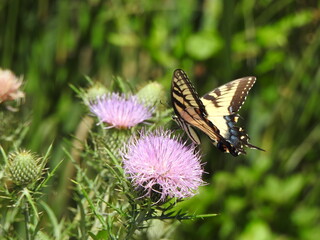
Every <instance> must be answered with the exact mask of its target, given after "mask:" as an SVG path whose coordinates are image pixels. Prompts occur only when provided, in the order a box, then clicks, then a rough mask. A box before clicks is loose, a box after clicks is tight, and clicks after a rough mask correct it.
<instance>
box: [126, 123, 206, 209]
mask: <svg viewBox="0 0 320 240" xmlns="http://www.w3.org/2000/svg"><path fill="white" fill-rule="evenodd" d="M200 158H201V154H200V153H199V151H197V150H196V149H195V146H194V145H187V144H186V142H182V140H181V139H180V138H179V137H175V136H173V133H172V132H171V131H165V130H163V129H158V130H156V131H154V132H151V133H146V132H145V131H142V132H141V133H140V137H139V138H138V137H137V136H133V137H132V138H131V140H130V141H129V142H128V144H127V145H126V152H125V153H124V154H123V156H122V159H123V167H124V171H125V174H126V176H127V177H128V179H130V180H131V182H132V184H133V186H134V188H135V189H136V190H138V191H139V192H141V190H143V192H144V196H143V197H150V198H151V200H153V201H154V200H156V202H157V203H161V202H165V201H166V200H167V198H177V199H182V198H186V197H191V196H193V195H195V194H196V192H197V190H198V188H199V186H200V185H202V184H203V183H204V182H203V181H202V179H201V177H202V174H203V169H202V164H201V163H200ZM155 196H157V199H154V197H155Z"/></svg>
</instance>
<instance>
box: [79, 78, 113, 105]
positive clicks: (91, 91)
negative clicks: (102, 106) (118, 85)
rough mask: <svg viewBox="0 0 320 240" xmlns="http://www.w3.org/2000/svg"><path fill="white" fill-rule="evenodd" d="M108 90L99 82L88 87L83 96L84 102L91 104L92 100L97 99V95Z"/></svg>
mask: <svg viewBox="0 0 320 240" xmlns="http://www.w3.org/2000/svg"><path fill="white" fill-rule="evenodd" d="M108 92H109V91H108V89H107V88H106V87H105V86H103V85H102V84H101V83H98V82H97V83H95V84H94V85H92V86H91V87H90V88H88V89H87V91H86V92H85V94H84V96H83V102H84V104H86V105H90V102H91V101H93V100H96V99H97V97H99V96H102V95H104V94H106V93H108Z"/></svg>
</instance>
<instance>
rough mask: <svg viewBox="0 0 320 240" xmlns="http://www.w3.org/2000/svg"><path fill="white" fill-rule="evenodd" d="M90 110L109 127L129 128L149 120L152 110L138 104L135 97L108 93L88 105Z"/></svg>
mask: <svg viewBox="0 0 320 240" xmlns="http://www.w3.org/2000/svg"><path fill="white" fill-rule="evenodd" d="M90 110H91V112H93V113H94V114H95V115H97V117H98V118H99V120H100V122H105V123H107V124H108V125H109V127H116V128H120V129H121V128H130V127H133V126H135V125H137V124H139V123H141V122H143V121H145V120H147V119H149V118H151V116H152V113H153V111H154V110H153V109H152V108H150V107H146V106H144V105H143V104H141V103H139V101H138V99H137V97H136V96H126V95H124V94H121V95H120V94H118V93H109V94H105V95H103V96H102V97H98V98H97V99H96V101H95V102H93V103H92V104H90Z"/></svg>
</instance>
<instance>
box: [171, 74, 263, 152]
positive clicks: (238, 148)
mask: <svg viewBox="0 0 320 240" xmlns="http://www.w3.org/2000/svg"><path fill="white" fill-rule="evenodd" d="M255 81H256V78H255V77H244V78H239V79H236V80H234V81H231V82H228V83H226V84H224V85H222V86H220V87H218V88H216V89H214V90H212V91H211V92H209V93H207V94H205V95H204V96H203V97H201V98H200V97H199V96H198V93H197V92H196V90H195V88H194V86H193V85H192V83H191V82H190V80H189V78H188V76H187V74H186V73H185V72H184V71H183V70H181V69H176V70H175V71H174V73H173V78H172V84H171V101H172V107H173V109H174V113H175V115H174V116H173V119H174V120H175V121H176V122H177V124H178V125H179V126H180V127H181V128H182V129H183V130H184V131H185V132H186V133H187V135H188V136H189V138H190V139H191V140H192V141H193V142H194V143H195V144H198V145H199V144H200V138H199V135H198V134H197V132H196V129H198V130H200V131H201V132H203V133H204V134H206V135H207V136H208V137H209V138H210V140H211V141H212V143H213V144H214V145H215V146H216V147H217V148H218V149H219V150H221V151H222V152H227V153H230V154H232V155H233V156H238V155H240V154H246V151H245V150H244V147H249V148H252V149H257V150H261V151H264V150H263V149H261V148H259V147H256V146H254V145H251V144H250V143H249V139H250V138H249V136H248V135H247V134H246V132H245V131H244V129H243V128H241V127H238V126H236V125H235V124H236V123H237V121H238V119H239V115H238V114H237V112H238V111H239V109H240V108H241V106H242V104H243V103H244V101H245V100H246V97H247V95H248V92H249V90H250V89H251V88H252V86H253V84H254V83H255Z"/></svg>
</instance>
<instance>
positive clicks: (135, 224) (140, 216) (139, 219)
mask: <svg viewBox="0 0 320 240" xmlns="http://www.w3.org/2000/svg"><path fill="white" fill-rule="evenodd" d="M150 209H151V204H150V203H149V204H148V206H147V207H145V208H144V209H140V212H139V213H137V214H134V216H133V219H134V220H133V221H132V222H131V224H130V227H129V231H128V234H127V238H126V239H131V237H132V235H133V234H134V232H135V231H136V230H137V229H138V228H139V227H140V225H141V224H142V223H143V221H144V220H146V218H145V216H146V215H147V213H148V212H149V211H150Z"/></svg>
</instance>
